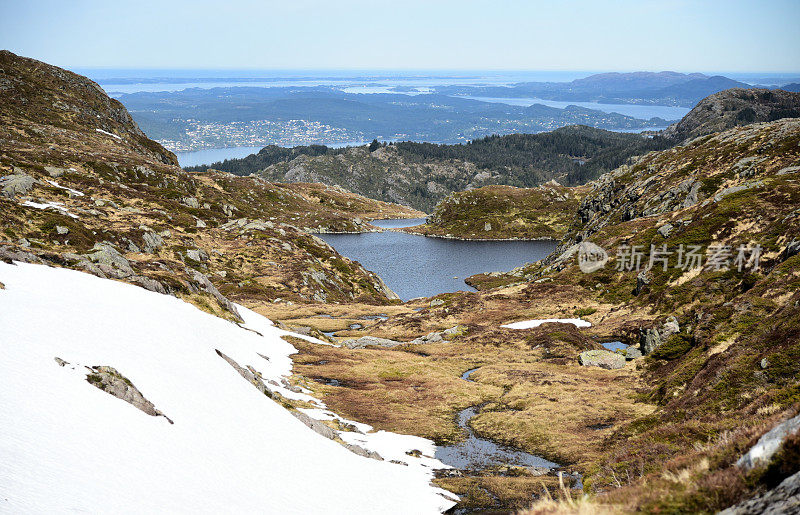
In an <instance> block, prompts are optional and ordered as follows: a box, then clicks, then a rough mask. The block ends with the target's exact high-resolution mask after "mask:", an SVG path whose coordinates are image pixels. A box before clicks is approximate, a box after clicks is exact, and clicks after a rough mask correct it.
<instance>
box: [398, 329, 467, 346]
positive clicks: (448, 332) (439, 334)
mask: <svg viewBox="0 0 800 515" xmlns="http://www.w3.org/2000/svg"><path fill="white" fill-rule="evenodd" d="M466 333H467V327H466V326H463V325H456V326H453V327H451V328H450V329H445V330H444V331H434V332H432V333H428V334H426V335H425V336H420V337H419V338H415V339H413V340H411V343H412V344H414V345H422V344H424V343H436V342H440V341H442V340H447V341H449V340H452V339H454V338H458V337H459V336H463V335H464V334H466Z"/></svg>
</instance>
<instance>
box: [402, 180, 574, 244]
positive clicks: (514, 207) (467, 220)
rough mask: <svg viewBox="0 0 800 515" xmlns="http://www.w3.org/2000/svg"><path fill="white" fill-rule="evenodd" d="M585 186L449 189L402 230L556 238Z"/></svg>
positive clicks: (472, 236)
mask: <svg viewBox="0 0 800 515" xmlns="http://www.w3.org/2000/svg"><path fill="white" fill-rule="evenodd" d="M583 193H585V189H583V188H580V187H575V188H568V187H564V186H561V185H559V184H558V183H557V182H555V181H550V182H547V183H545V184H543V185H541V186H539V187H537V188H514V187H511V186H484V187H482V188H476V189H472V190H468V191H462V192H459V193H454V194H452V195H450V196H449V197H447V198H445V199H444V200H442V201H441V202H439V204H438V205H437V206H436V209H435V210H434V211H433V214H432V215H431V216H430V217H428V219H427V222H426V223H425V224H423V225H418V226H416V227H410V228H408V229H405V230H406V231H407V232H413V233H417V234H424V235H426V236H439V237H444V238H457V239H470V240H497V239H553V240H558V239H560V238H562V237H563V236H564V235H565V234H566V232H567V229H568V227H569V225H570V223H571V222H572V218H573V217H574V215H575V211H576V210H577V208H578V205H579V203H580V199H581V196H582V194H583Z"/></svg>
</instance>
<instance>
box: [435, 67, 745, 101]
mask: <svg viewBox="0 0 800 515" xmlns="http://www.w3.org/2000/svg"><path fill="white" fill-rule="evenodd" d="M751 87H753V86H751V85H750V84H746V83H744V82H739V81H736V80H733V79H729V78H728V77H723V76H721V75H716V76H713V77H709V76H708V75H704V74H702V73H688V74H687V73H676V72H658V73H653V72H635V73H600V74H597V75H590V76H589V77H585V78H583V79H576V80H573V81H572V82H523V83H519V84H514V85H512V86H491V87H474V86H448V87H443V88H437V89H436V91H437V92H438V93H442V94H449V95H470V96H487V97H501V98H523V97H533V98H541V99H545V100H560V101H574V102H599V103H607V104H652V105H672V106H683V107H690V106H693V105H695V104H696V103H697V102H699V101H700V100H701V99H703V98H705V97H707V96H708V95H711V94H712V93H716V92H718V91H722V90H725V89H730V88H751Z"/></svg>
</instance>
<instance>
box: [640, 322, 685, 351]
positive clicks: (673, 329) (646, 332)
mask: <svg viewBox="0 0 800 515" xmlns="http://www.w3.org/2000/svg"><path fill="white" fill-rule="evenodd" d="M680 330H681V327H680V325H679V324H678V320H677V319H676V318H675V317H669V318H668V319H667V320H666V321H665V322H664V323H663V324H661V325H660V326H657V327H649V328H645V329H642V330H641V332H640V333H639V347H640V349H641V351H642V352H643V353H644V354H650V353H651V352H653V351H654V350H656V349H657V348H658V347H660V346H661V344H663V343H664V342H665V341H667V339H668V338H669V337H670V336H672V335H673V334H677V333H679V332H680Z"/></svg>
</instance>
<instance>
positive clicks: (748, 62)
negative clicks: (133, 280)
mask: <svg viewBox="0 0 800 515" xmlns="http://www.w3.org/2000/svg"><path fill="white" fill-rule="evenodd" d="M792 13H794V14H792ZM798 19H800V2H797V1H794V0H767V1H764V2H760V3H758V4H755V3H753V2H748V1H744V0H734V1H723V0H701V1H697V2H691V1H687V0H682V1H674V2H663V1H656V0H639V1H633V0H618V1H613V2H602V3H601V2H594V1H590V0H570V1H565V2H558V3H553V2H513V1H499V2H494V3H493V4H491V5H487V4H486V3H485V2H480V1H470V0H463V1H459V2H456V1H452V0H446V1H441V2H424V1H422V0H409V1H407V2H403V3H402V4H378V3H375V2H369V1H366V0H345V1H341V2H317V1H313V0H294V1H293V2H286V1H260V2H259V1H255V0H232V1H229V2H226V3H224V4H223V3H220V2H216V1H210V0H195V1H190V0H176V1H172V2H163V1H160V2H157V1H154V0H143V1H140V2H136V3H127V2H116V3H110V2H101V1H98V0H76V1H74V2H60V1H58V0H30V1H26V2H13V1H11V0H0V47H2V48H8V49H9V50H11V51H12V52H15V53H18V54H21V55H24V56H27V57H33V58H35V59H39V60H42V61H45V62H48V63H51V64H54V65H57V66H61V67H65V68H69V69H102V68H117V69H150V70H154V69H238V70H244V69H248V70H253V69H255V70H376V71H377V70H412V71H423V70H439V71H441V70H455V71H460V70H484V71H490V70H491V71H507V70H537V71H538V70H542V71H553V72H557V71H570V70H594V71H602V72H608V71H640V70H653V71H661V70H674V71H677V72H695V71H703V70H704V71H705V73H711V74H725V73H727V74H733V73H756V74H764V73H766V74H770V73H782V74H794V73H798V72H800V31H798V30H797V27H796V20H798ZM793 20H794V21H793ZM777 50H779V51H777Z"/></svg>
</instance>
